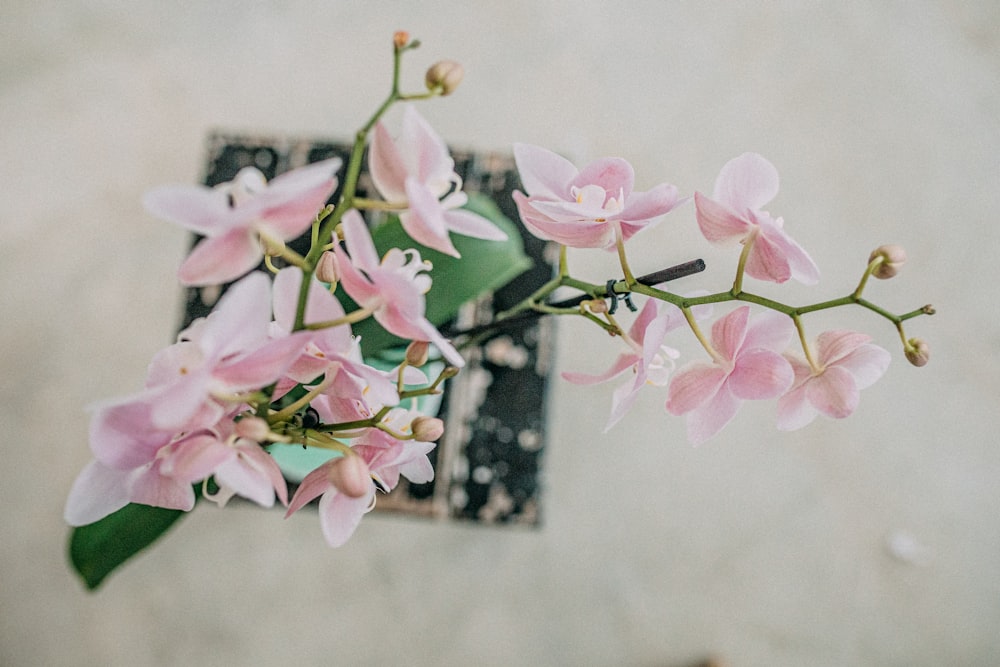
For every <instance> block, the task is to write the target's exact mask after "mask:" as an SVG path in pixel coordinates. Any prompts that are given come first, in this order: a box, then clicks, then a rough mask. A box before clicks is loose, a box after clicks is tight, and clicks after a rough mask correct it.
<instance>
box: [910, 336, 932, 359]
mask: <svg viewBox="0 0 1000 667" xmlns="http://www.w3.org/2000/svg"><path fill="white" fill-rule="evenodd" d="M904 353H905V354H906V360H907V361H909V362H910V363H911V364H913V365H914V366H926V365H927V362H928V361H930V358H931V347H930V345H928V344H927V341H925V340H924V339H923V338H911V339H910V340H908V341H907V343H906V349H905V350H904Z"/></svg>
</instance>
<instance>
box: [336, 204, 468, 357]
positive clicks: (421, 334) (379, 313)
mask: <svg viewBox="0 0 1000 667" xmlns="http://www.w3.org/2000/svg"><path fill="white" fill-rule="evenodd" d="M341 225H342V229H343V233H344V243H345V245H346V246H347V251H346V252H345V251H344V249H343V248H341V247H340V244H336V245H335V246H334V253H335V256H336V262H337V275H338V276H340V284H341V285H342V286H343V287H344V289H345V290H346V291H347V293H348V294H349V295H350V297H351V298H352V299H354V300H355V301H356V302H357V303H358V305H359V306H361V307H362V308H365V309H367V310H370V311H371V312H372V314H373V316H374V317H375V319H376V320H377V321H378V323H379V324H381V325H382V326H383V327H385V329H386V330H387V331H389V332H390V333H393V334H395V335H397V336H400V337H402V338H406V339H408V340H422V341H428V342H431V343H433V344H434V345H435V346H437V348H438V349H439V350H440V351H441V354H442V355H444V357H445V359H447V360H448V362H449V363H450V364H452V365H454V366H457V367H459V368H460V367H462V366H464V365H465V360H463V359H462V356H461V355H460V354H459V353H458V352H457V351H456V350H455V348H454V347H452V346H451V343H449V342H448V341H446V340H445V339H444V337H443V336H442V335H441V334H440V333H438V330H437V329H435V328H434V325H433V324H431V323H430V322H429V321H428V320H427V318H426V317H424V308H425V301H424V294H426V293H427V292H428V291H429V290H430V288H431V277H430V276H428V275H427V274H426V273H423V271H427V270H428V269H429V268H430V264H429V262H424V261H421V259H420V253H419V252H418V251H416V250H414V249H412V248H411V249H409V250H406V251H403V250H399V249H398V248H392V249H391V250H389V252H387V253H386V254H385V256H384V257H383V258H382V259H381V261H380V260H379V257H378V253H377V252H376V250H375V244H374V243H373V242H372V237H371V234H370V233H369V232H368V227H367V226H366V225H365V222H364V220H362V219H361V214H360V213H358V212H357V211H355V210H350V211H348V212H347V213H345V214H344V218H343V220H341Z"/></svg>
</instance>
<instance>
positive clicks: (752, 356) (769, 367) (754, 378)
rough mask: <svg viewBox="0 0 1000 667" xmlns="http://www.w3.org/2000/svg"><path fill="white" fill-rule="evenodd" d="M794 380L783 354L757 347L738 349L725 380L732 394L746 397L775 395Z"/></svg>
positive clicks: (778, 394)
mask: <svg viewBox="0 0 1000 667" xmlns="http://www.w3.org/2000/svg"><path fill="white" fill-rule="evenodd" d="M794 380H795V374H794V373H793V371H792V367H791V366H790V365H789V363H788V361H787V360H786V359H785V358H784V357H783V356H781V355H780V354H778V353H777V352H772V351H770V350H764V349H760V348H756V349H752V350H747V351H745V352H741V353H740V357H739V360H738V361H737V362H736V367H735V368H734V369H733V372H732V374H731V375H730V376H729V383H728V384H729V387H730V389H731V390H732V392H733V395H734V396H736V397H737V398H739V399H742V400H745V401H747V400H760V399H769V398H777V397H778V396H780V395H781V394H783V393H785V391H787V390H788V388H789V387H790V386H791V385H792V382H793V381H794Z"/></svg>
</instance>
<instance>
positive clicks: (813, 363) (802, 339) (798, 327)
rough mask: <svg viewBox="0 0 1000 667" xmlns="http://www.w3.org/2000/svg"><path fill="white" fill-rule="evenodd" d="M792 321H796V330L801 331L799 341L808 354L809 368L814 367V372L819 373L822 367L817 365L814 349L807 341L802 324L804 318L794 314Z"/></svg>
mask: <svg viewBox="0 0 1000 667" xmlns="http://www.w3.org/2000/svg"><path fill="white" fill-rule="evenodd" d="M792 322H794V323H795V330H796V331H798V333H799V343H800V344H801V345H802V352H803V353H804V354H805V355H806V361H807V362H808V363H809V368H811V369H813V372H814V373H819V372H820V371H821V370H823V369H821V368H819V367H818V366H817V365H816V361H815V360H814V359H813V356H812V351H811V350H810V349H809V343H808V341H806V330H805V327H804V326H803V325H802V318H801V317H799V316H798V315H792Z"/></svg>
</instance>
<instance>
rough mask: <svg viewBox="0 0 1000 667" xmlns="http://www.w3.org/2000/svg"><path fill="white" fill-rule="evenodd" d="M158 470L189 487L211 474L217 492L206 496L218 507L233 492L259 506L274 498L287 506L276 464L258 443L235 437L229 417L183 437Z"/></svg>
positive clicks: (279, 472)
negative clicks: (215, 483) (216, 503)
mask: <svg viewBox="0 0 1000 667" xmlns="http://www.w3.org/2000/svg"><path fill="white" fill-rule="evenodd" d="M161 470H162V473H163V474H165V475H169V476H171V477H174V478H176V479H179V480H181V481H183V482H185V483H186V484H188V485H189V486H190V485H191V484H194V483H195V482H200V481H201V480H204V479H208V478H209V477H211V476H214V477H215V481H216V482H217V483H218V485H219V491H218V492H217V493H216V494H215V495H214V496H207V495H206V497H208V498H209V500H214V501H216V502H218V503H219V505H220V506H223V505H225V504H226V502H228V500H229V499H230V498H232V497H233V496H234V495H239V496H241V497H243V498H246V499H248V500H252V501H253V502H255V503H257V504H258V505H261V506H262V507H272V506H273V505H274V500H275V497H277V498H278V500H280V501H281V504H282V505H285V506H287V505H288V487H287V485H286V484H285V479H284V477H283V476H282V474H281V469H280V468H279V467H278V464H277V463H276V462H275V461H274V459H273V458H271V455H270V454H268V453H267V452H266V451H264V449H263V448H262V447H261V446H260V445H259V444H258V443H256V442H254V441H252V440H249V439H247V438H241V437H238V436H237V435H236V434H235V424H234V422H233V421H232V419H227V420H225V421H223V422H220V423H219V425H218V426H217V428H216V429H213V430H205V431H200V432H197V433H194V434H192V435H190V436H187V437H185V438H183V439H182V440H181V441H179V442H178V443H177V444H176V445H175V447H174V449H173V452H172V453H171V455H170V456H169V457H167V458H166V460H165V461H164V463H163V465H162V466H161Z"/></svg>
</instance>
